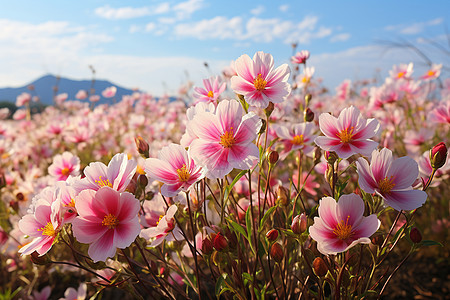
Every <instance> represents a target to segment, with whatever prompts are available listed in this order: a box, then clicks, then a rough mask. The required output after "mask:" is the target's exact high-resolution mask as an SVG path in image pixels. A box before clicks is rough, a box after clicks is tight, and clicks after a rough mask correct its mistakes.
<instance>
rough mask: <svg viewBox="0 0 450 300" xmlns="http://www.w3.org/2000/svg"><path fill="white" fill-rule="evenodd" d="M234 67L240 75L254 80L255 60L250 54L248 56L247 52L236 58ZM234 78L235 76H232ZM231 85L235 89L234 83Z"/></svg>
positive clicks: (250, 80)
mask: <svg viewBox="0 0 450 300" xmlns="http://www.w3.org/2000/svg"><path fill="white" fill-rule="evenodd" d="M234 68H235V71H236V73H237V74H238V76H240V77H242V78H243V79H245V80H246V81H249V82H253V79H254V76H253V74H252V71H253V61H252V59H251V58H250V56H248V55H247V54H244V55H241V56H240V57H239V58H238V59H236V61H235V63H234ZM233 78H234V77H232V78H231V79H233ZM231 85H232V87H231V88H232V89H233V90H234V88H233V83H232V84H231Z"/></svg>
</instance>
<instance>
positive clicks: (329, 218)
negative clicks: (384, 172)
mask: <svg viewBox="0 0 450 300" xmlns="http://www.w3.org/2000/svg"><path fill="white" fill-rule="evenodd" d="M318 212H319V216H318V217H315V218H314V224H313V225H312V226H311V227H309V233H310V235H311V238H313V239H314V240H315V241H316V242H317V250H319V252H320V253H322V254H324V255H329V254H337V253H340V252H344V251H347V250H348V249H350V248H351V247H353V246H355V245H357V244H359V243H362V244H368V243H370V239H369V237H370V236H371V235H372V234H374V233H375V231H377V230H378V228H379V227H380V221H379V220H378V219H377V215H376V214H372V215H370V216H367V217H364V215H363V214H364V201H363V200H362V199H361V197H360V196H358V195H356V194H349V195H342V196H341V197H340V198H339V201H338V202H336V200H335V199H333V198H331V197H324V198H322V199H321V200H320V201H319V210H318Z"/></svg>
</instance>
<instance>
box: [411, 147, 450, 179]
mask: <svg viewBox="0 0 450 300" xmlns="http://www.w3.org/2000/svg"><path fill="white" fill-rule="evenodd" d="M417 164H418V165H419V173H420V175H421V176H424V177H428V176H430V175H431V173H432V172H433V167H432V166H431V161H430V150H427V151H425V152H423V154H422V155H421V156H420V157H419V160H418V161H417ZM449 170H450V155H447V158H446V160H445V163H444V165H443V166H442V167H441V168H439V169H437V170H436V173H435V174H434V179H433V182H432V183H431V186H434V185H436V184H438V182H439V179H440V177H442V176H444V175H445V174H446V173H447V172H448V171H449Z"/></svg>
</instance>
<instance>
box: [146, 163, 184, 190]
mask: <svg viewBox="0 0 450 300" xmlns="http://www.w3.org/2000/svg"><path fill="white" fill-rule="evenodd" d="M144 169H145V172H146V174H147V175H148V176H149V177H151V178H154V179H156V180H159V181H161V182H164V183H168V184H173V183H176V182H178V181H179V178H178V175H177V173H176V170H174V168H173V166H172V165H171V164H170V163H169V162H168V161H163V160H160V159H157V158H147V159H146V160H145V162H144Z"/></svg>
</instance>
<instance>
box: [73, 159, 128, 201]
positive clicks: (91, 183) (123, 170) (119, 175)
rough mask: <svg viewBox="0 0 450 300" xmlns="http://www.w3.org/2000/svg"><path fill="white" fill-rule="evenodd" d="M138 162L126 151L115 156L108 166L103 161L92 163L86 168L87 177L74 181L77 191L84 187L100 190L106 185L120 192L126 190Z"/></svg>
mask: <svg viewBox="0 0 450 300" xmlns="http://www.w3.org/2000/svg"><path fill="white" fill-rule="evenodd" d="M136 167H137V162H136V161H135V160H134V159H128V156H127V155H126V154H125V153H118V154H116V155H114V156H113V158H112V159H111V161H110V162H109V164H108V166H106V165H105V164H104V163H102V162H93V163H90V164H89V165H88V166H87V167H86V168H85V169H84V175H85V176H86V177H85V178H83V179H81V180H78V181H76V182H74V188H75V189H76V190H77V191H82V190H84V189H91V190H98V189H100V188H102V187H104V186H108V187H111V188H113V189H115V190H117V191H119V192H123V191H125V189H126V188H127V186H128V184H129V183H130V181H131V178H132V177H133V176H134V174H135V172H136Z"/></svg>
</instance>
